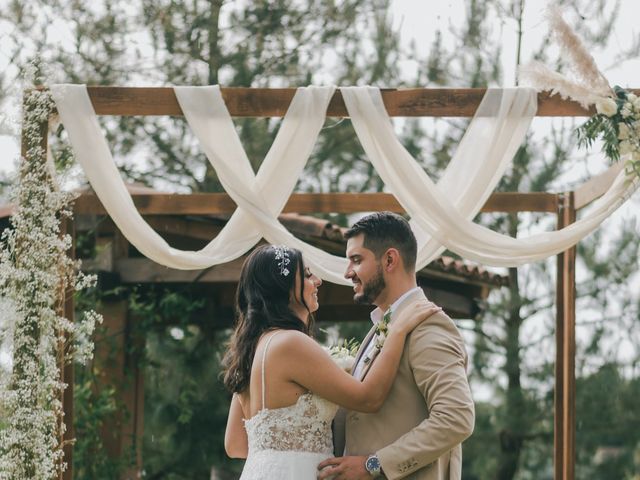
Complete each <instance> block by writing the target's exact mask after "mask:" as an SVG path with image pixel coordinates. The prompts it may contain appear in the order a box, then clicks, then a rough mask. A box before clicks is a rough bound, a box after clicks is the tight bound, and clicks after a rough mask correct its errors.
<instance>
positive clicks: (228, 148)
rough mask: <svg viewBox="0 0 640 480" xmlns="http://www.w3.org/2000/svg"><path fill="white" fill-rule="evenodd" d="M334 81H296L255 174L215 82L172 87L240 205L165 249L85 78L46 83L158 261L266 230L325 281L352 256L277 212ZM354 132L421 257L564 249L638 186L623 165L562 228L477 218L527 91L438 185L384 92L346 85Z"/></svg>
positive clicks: (498, 97) (208, 260)
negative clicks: (216, 224) (123, 173)
mask: <svg viewBox="0 0 640 480" xmlns="http://www.w3.org/2000/svg"><path fill="white" fill-rule="evenodd" d="M334 90H335V89H334V87H305V88H299V89H298V90H297V92H296V95H295V96H294V99H293V100H292V103H291V105H290V107H289V109H288V111H287V114H286V115H285V117H284V119H283V121H282V124H281V126H280V129H279V131H278V134H277V136H276V138H275V140H274V142H273V145H272V146H271V148H270V149H269V152H268V153H267V155H266V157H265V159H264V162H263V163H262V165H261V167H260V169H259V171H258V173H257V174H254V173H253V170H252V168H251V165H250V163H249V159H248V158H247V156H246V154H245V152H244V149H243V148H242V145H241V142H240V139H239V137H238V135H237V132H236V130H235V128H234V125H233V121H232V119H231V116H230V115H229V112H228V110H227V108H226V106H225V104H224V100H223V98H222V95H221V93H220V89H219V87H217V86H211V87H175V92H176V97H177V98H178V102H179V103H180V106H181V108H182V110H183V112H184V114H185V118H186V119H187V122H188V123H189V125H190V127H191V128H192V130H193V131H194V133H195V135H196V137H197V138H198V140H199V142H200V144H201V147H202V150H203V151H204V153H205V154H206V156H207V159H208V160H209V162H210V163H211V165H212V166H213V167H214V169H215V170H216V172H217V173H218V176H219V178H220V181H221V183H222V185H223V186H224V188H225V190H226V191H227V193H228V194H229V195H230V196H231V197H232V198H233V200H234V201H235V202H236V204H237V205H238V210H237V211H236V212H235V213H234V214H233V216H232V217H231V219H230V220H229V222H228V223H227V225H226V226H225V227H224V228H223V230H222V231H221V232H220V233H219V234H218V236H217V237H216V238H214V239H212V240H211V242H210V243H209V244H208V245H207V246H206V247H204V248H203V249H202V250H199V251H181V250H176V249H174V248H172V247H170V246H169V245H168V244H167V243H166V242H165V241H164V240H163V239H162V238H161V237H160V236H159V235H158V234H157V233H156V232H155V231H153V229H152V228H151V227H150V226H149V225H148V224H147V223H146V222H145V221H144V219H143V218H142V216H141V215H140V214H139V213H138V212H137V210H136V209H135V205H134V204H133V201H132V199H131V196H130V195H129V193H128V191H127V189H126V187H125V184H124V182H123V180H122V178H121V177H120V175H119V172H118V170H117V168H116V166H115V163H114V161H113V158H112V156H111V152H110V150H109V147H108V145H107V143H106V140H105V138H104V134H103V133H102V131H101V129H100V126H99V124H98V121H97V118H96V115H95V112H94V110H93V106H92V105H91V101H90V99H89V96H88V94H87V90H86V87H85V86H83V85H55V86H53V87H52V88H51V91H52V94H53V97H54V100H55V102H56V105H57V108H58V112H59V114H60V118H61V120H62V122H63V124H64V126H65V129H66V130H67V132H68V135H69V139H70V141H71V144H72V147H73V150H74V153H75V156H76V158H77V160H78V162H79V163H80V165H81V166H82V168H83V169H84V171H85V173H86V175H87V178H88V179H89V182H90V183H91V186H92V187H93V189H94V191H95V192H96V195H98V197H99V198H100V200H101V202H102V203H103V205H104V207H105V209H106V210H107V212H108V213H109V215H110V216H111V217H112V218H113V220H114V222H115V223H116V225H118V228H120V230H121V231H122V233H123V234H124V235H125V236H126V237H127V239H128V240H129V241H130V242H131V243H132V244H133V245H134V246H135V247H136V248H137V249H138V250H140V251H141V252H142V253H143V254H144V255H146V256H147V257H149V258H151V259H152V260H154V261H156V262H158V263H160V264H162V265H166V266H168V267H172V268H177V269H185V270H186V269H202V268H207V267H210V266H212V265H216V264H220V263H224V262H227V261H230V260H233V259H235V258H237V257H239V256H240V255H242V254H244V253H245V252H247V251H248V250H249V249H250V248H251V247H253V246H254V245H255V244H256V243H257V242H258V241H259V240H260V239H261V238H263V237H264V238H265V239H266V240H267V241H268V242H270V243H282V244H286V245H289V246H291V247H295V248H299V249H300V250H302V251H303V253H304V255H305V259H306V261H307V263H309V264H310V266H311V267H312V268H313V269H314V271H316V272H317V273H318V274H319V275H320V276H321V277H322V278H323V279H325V280H329V281H331V282H335V283H343V284H346V283H348V282H347V281H346V280H345V279H344V278H343V276H342V275H343V272H344V269H345V267H346V260H345V259H343V258H341V257H336V256H334V255H330V254H328V253H326V252H324V251H322V250H320V249H318V248H316V247H313V246H311V245H308V244H307V243H305V242H302V241H301V240H299V239H297V238H295V237H294V236H293V235H292V234H291V233H290V232H289V231H287V230H286V229H285V228H284V227H283V226H282V224H280V223H279V222H278V220H277V216H278V214H279V213H280V212H281V210H282V208H283V207H284V205H285V204H286V201H287V199H288V198H289V196H290V195H291V193H292V191H293V188H294V187H295V184H296V182H297V180H298V178H299V177H300V174H301V172H302V170H303V168H304V165H305V163H306V161H307V159H308V157H309V155H310V154H311V151H312V149H313V146H314V144H315V141H316V139H317V136H318V133H319V131H320V129H321V128H322V125H323V123H324V119H325V114H326V108H327V105H328V103H329V100H330V98H331V96H332V95H333V92H334ZM341 91H342V94H343V97H344V100H345V104H346V106H347V110H348V112H349V115H350V116H351V119H352V122H353V125H354V128H355V130H356V133H357V135H358V137H359V139H360V141H361V143H362V145H363V147H364V149H365V152H366V153H367V155H368V157H369V158H370V160H371V162H372V163H373V165H374V167H375V168H376V171H377V172H378V173H379V175H380V176H381V178H382V179H383V181H384V182H385V184H386V185H387V188H388V189H389V190H390V191H391V192H392V193H393V194H394V195H395V196H396V198H397V199H398V201H399V202H400V203H401V204H402V206H403V207H404V208H405V209H406V211H407V212H408V213H409V215H410V216H411V223H412V228H413V229H414V231H415V232H416V236H417V237H418V242H419V252H418V265H419V267H422V266H424V265H426V264H427V263H429V262H430V261H431V260H433V258H435V256H437V255H438V254H440V253H441V252H442V251H443V250H444V248H448V249H450V250H452V251H454V252H456V253H459V254H460V255H462V256H463V257H465V258H468V259H472V260H476V261H478V262H481V263H484V264H487V265H498V266H514V265H520V264H523V263H526V262H531V261H535V260H539V259H542V258H545V257H548V256H551V255H554V254H556V253H558V252H560V251H563V250H565V249H567V248H569V247H570V246H571V245H573V244H575V243H576V242H577V241H579V240H580V238H582V237H584V236H585V235H587V234H588V233H590V232H591V231H593V230H594V229H595V228H597V226H598V225H599V224H600V223H601V222H602V221H603V220H604V219H605V218H606V217H607V216H608V215H610V214H611V213H612V212H613V211H614V210H615V209H616V208H618V207H619V206H620V205H621V204H622V203H623V202H624V201H625V200H626V198H628V196H629V195H630V194H631V193H632V192H633V191H634V190H635V189H636V188H637V186H638V185H637V184H638V182H637V179H636V180H633V181H631V180H629V179H627V178H626V177H625V174H624V171H621V172H620V174H619V175H618V177H617V178H616V180H615V181H614V183H613V184H612V186H611V188H610V189H609V191H608V192H607V193H606V194H605V195H604V196H603V197H602V198H600V200H598V201H597V202H596V203H595V204H594V206H593V208H592V209H591V210H590V212H589V215H588V216H585V217H584V218H582V219H581V220H579V221H578V222H576V223H575V224H572V225H570V226H569V227H566V228H564V229H562V230H559V231H554V232H547V233H541V234H537V235H533V236H530V237H527V238H518V239H514V238H511V237H509V236H506V235H502V234H499V233H497V232H493V231H491V230H489V229H487V228H485V227H482V226H480V225H478V224H475V223H473V222H472V218H473V217H474V216H475V215H476V214H477V213H478V211H479V210H480V208H481V207H482V205H483V204H484V203H485V201H486V200H487V198H488V197H489V195H490V194H491V192H492V191H493V189H494V188H495V186H496V184H497V182H498V181H499V180H500V178H501V177H502V175H503V173H504V171H505V169H506V168H507V167H508V166H509V163H510V162H511V160H512V158H513V155H514V154H515V152H516V150H517V148H518V147H519V146H520V144H521V143H522V141H523V140H524V136H525V135H526V132H527V129H528V127H529V124H530V122H531V119H532V118H533V116H534V115H535V111H536V94H535V92H534V91H533V90H532V89H520V88H519V89H490V90H488V91H487V94H486V95H485V98H484V99H483V101H482V103H481V105H480V107H479V108H478V111H477V112H476V115H475V116H474V118H473V119H472V121H471V123H470V125H469V127H468V129H467V131H466V133H465V135H464V137H463V139H462V141H461V142H460V145H459V146H458V149H457V151H456V154H455V155H454V157H453V159H452V161H451V162H450V164H449V166H448V168H447V169H446V171H445V173H444V175H443V176H442V178H441V179H440V181H439V182H438V183H437V184H435V183H434V182H433V181H432V180H431V179H430V178H429V176H428V175H427V174H426V173H425V172H424V170H423V169H422V167H420V166H419V165H418V164H417V162H416V161H415V160H414V159H413V158H412V157H411V155H410V154H409V153H408V152H407V151H406V150H405V149H404V147H403V146H402V145H401V143H400V142H399V141H398V139H397V137H396V136H395V133H394V131H393V127H392V124H391V121H390V119H389V117H388V115H387V113H386V110H385V108H384V104H383V102H382V97H381V95H380V91H379V90H378V89H377V88H373V87H348V88H342V89H341Z"/></svg>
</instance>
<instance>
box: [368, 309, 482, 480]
mask: <svg viewBox="0 0 640 480" xmlns="http://www.w3.org/2000/svg"><path fill="white" fill-rule="evenodd" d="M406 348H408V349H409V351H408V352H407V353H408V356H409V364H410V366H411V369H412V371H413V377H414V379H415V382H416V386H417V387H418V389H419V390H420V392H421V393H422V395H423V396H424V399H425V402H426V404H427V408H428V411H429V418H427V419H426V420H424V421H422V422H421V423H420V424H419V425H417V426H416V427H415V428H413V429H412V430H410V431H409V432H407V433H406V434H405V435H403V436H402V437H400V438H399V439H398V440H396V441H395V442H394V443H392V444H391V445H388V446H387V447H385V448H383V449H381V450H379V451H378V452H377V455H378V459H379V460H380V464H381V465H382V469H383V470H384V473H385V475H386V477H387V478H389V479H397V478H403V477H405V476H407V475H409V474H411V473H413V472H415V471H416V470H419V469H421V468H424V467H426V466H428V465H429V464H431V463H433V462H435V461H436V460H437V459H438V457H440V456H441V455H443V454H445V453H446V452H448V451H449V450H451V449H452V448H454V447H455V446H456V445H458V444H460V443H462V442H463V441H464V440H465V439H466V438H467V437H469V436H470V435H471V433H472V432H473V426H474V422H475V410H474V405H473V399H472V398H471V391H470V390H469V382H468V380H467V373H466V363H467V362H466V360H467V355H466V351H465V348H464V344H463V341H462V338H461V337H460V334H459V333H458V332H457V330H456V329H455V328H454V327H453V324H452V322H451V320H450V319H449V318H448V317H446V316H444V315H434V316H433V317H432V319H430V320H429V321H428V322H424V323H423V324H421V325H419V326H418V327H417V328H416V329H415V330H414V331H413V332H412V333H411V335H410V337H409V338H408V340H407V347H406Z"/></svg>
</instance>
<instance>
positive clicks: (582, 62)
mask: <svg viewBox="0 0 640 480" xmlns="http://www.w3.org/2000/svg"><path fill="white" fill-rule="evenodd" d="M546 16H547V20H548V21H549V26H550V28H551V32H552V33H553V35H554V37H555V39H556V41H557V42H558V45H559V46H560V48H561V49H562V50H563V51H564V53H566V54H567V55H568V57H569V61H570V62H571V64H572V65H573V67H574V68H575V70H576V73H577V74H578V75H579V77H580V79H581V80H582V81H584V83H586V85H587V86H589V87H591V88H593V89H594V90H595V91H596V93H597V94H598V95H600V96H602V97H606V96H610V95H612V94H613V92H612V91H611V87H610V86H609V82H608V81H607V79H606V78H605V76H604V75H603V74H602V72H601V71H600V70H599V69H598V66H597V65H596V62H595V60H594V59H593V57H592V56H591V54H590V53H589V52H588V51H587V49H586V48H585V46H584V45H583V44H582V41H581V40H580V38H579V37H578V36H577V35H576V34H575V32H574V31H573V30H572V29H571V27H570V26H569V25H568V24H567V22H565V21H564V18H562V11H561V10H560V7H558V6H550V7H549V9H548V10H547V15H546Z"/></svg>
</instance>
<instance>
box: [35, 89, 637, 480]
mask: <svg viewBox="0 0 640 480" xmlns="http://www.w3.org/2000/svg"><path fill="white" fill-rule="evenodd" d="M88 91H89V96H90V98H91V101H92V103H93V106H94V109H95V112H96V114H97V115H138V116H139V115H176V116H180V115H182V111H181V109H180V107H179V105H178V102H177V99H176V97H175V94H174V91H173V89H172V88H123V87H89V89H88ZM294 93H295V89H293V88H284V89H260V88H223V89H222V95H223V97H224V100H225V102H226V105H227V108H228V110H229V112H230V114H231V115H232V116H235V117H280V116H283V115H284V114H285V112H286V109H287V107H288V105H289V103H290V101H291V99H292V98H293V95H294ZM484 93H485V89H407V90H394V89H389V90H384V91H383V92H382V96H383V99H384V102H385V106H386V108H387V111H388V113H389V115H390V116H399V117H418V116H441V117H471V116H473V114H474V112H475V110H476V108H477V107H478V105H479V104H480V101H481V100H482V98H483V96H484ZM634 93H639V92H637V91H634ZM592 113H593V112H588V111H585V110H584V109H583V108H581V107H580V106H579V105H578V104H577V103H574V102H571V101H565V100H561V99H559V98H558V97H553V98H551V97H550V96H548V95H547V94H539V95H538V113H537V115H538V116H589V115H591V114H592ZM327 116H331V117H347V116H348V114H347V111H346V107H345V105H344V102H343V100H342V96H341V94H340V92H339V91H337V92H336V93H335V94H334V96H333V98H332V100H331V102H330V105H329V108H328V112H327ZM41 128H42V129H43V131H46V130H47V128H48V127H47V124H46V123H44V122H43V124H42V126H41ZM45 138H46V137H45ZM45 141H46V140H45ZM26 145H27V143H26V139H24V138H23V155H25V154H26ZM615 173H616V172H615V170H614V169H610V170H608V171H607V172H605V173H603V174H601V175H600V176H598V177H596V178H594V179H592V180H590V181H588V182H586V183H585V184H584V185H582V186H581V187H580V188H578V189H576V190H574V191H570V192H562V193H522V192H512V193H494V194H493V195H492V196H491V198H490V199H489V201H488V202H487V203H486V204H485V206H484V207H483V209H482V211H483V212H509V213H517V212H546V213H549V214H551V215H555V216H556V217H557V224H558V228H562V227H564V226H566V225H568V224H570V223H572V222H574V221H575V219H576V212H577V211H578V210H580V209H581V208H583V207H584V206H586V205H587V204H589V203H591V202H592V201H593V200H594V199H596V198H598V197H599V196H601V195H602V194H603V193H604V192H605V191H606V189H607V188H608V186H609V185H610V184H611V182H612V180H613V178H614V176H615ZM133 198H134V201H135V203H136V205H137V207H138V209H139V211H140V213H141V214H143V215H145V216H159V217H157V218H158V219H155V220H153V222H152V223H154V222H155V225H154V226H155V227H156V228H161V225H162V223H163V221H162V218H165V217H164V216H179V217H180V216H212V215H213V216H215V215H229V214H230V213H232V212H233V211H234V210H235V208H236V206H235V204H234V202H233V201H232V200H231V199H230V198H229V197H228V196H227V195H226V194H191V195H179V194H158V193H155V192H154V193H138V194H134V195H133ZM373 210H391V211H395V212H402V211H403V210H402V208H401V207H400V205H399V204H398V203H397V201H396V200H395V198H394V197H393V196H392V195H389V194H384V193H358V194H356V193H326V194H324V193H304V194H303V193H297V194H293V195H292V196H291V198H290V199H289V201H288V203H287V205H286V207H285V209H284V213H297V214H311V213H324V212H341V213H354V212H363V211H373ZM75 213H76V215H83V214H92V215H100V214H104V210H103V209H102V206H101V205H100V203H99V201H98V200H97V198H96V197H90V196H84V197H81V198H80V199H79V200H78V201H77V202H76V207H75ZM69 228H71V229H73V226H69ZM175 228H181V227H179V226H178V224H177V223H176V224H175ZM184 228H188V226H186V225H184ZM207 238H208V239H210V238H211V237H207ZM113 245H114V254H115V256H111V257H109V258H106V260H104V261H106V262H107V263H108V262H115V267H114V268H116V269H117V268H119V267H118V261H119V260H118V258H121V254H123V253H125V250H124V249H126V248H127V247H126V243H125V244H124V245H119V244H118V241H115V242H114V243H113ZM575 252H576V251H575V247H574V248H571V249H569V250H567V251H566V252H564V253H561V254H560V255H558V259H557V294H556V310H557V323H556V327H557V329H556V346H557V349H556V369H555V385H556V387H555V412H554V413H555V422H554V444H555V448H554V452H555V453H554V465H555V466H554V470H555V478H556V479H563V480H573V478H574V463H575V438H574V437H575V409H574V405H575V401H574V397H575ZM119 255H120V257H119ZM113 265H114V264H112V266H113ZM154 269H155V270H154ZM234 269H237V265H235V264H234V263H232V264H229V265H226V266H225V265H221V266H219V267H214V268H212V269H208V270H207V271H205V272H201V273H200V274H201V275H202V278H208V277H207V275H209V276H215V275H219V276H220V277H222V276H224V275H231V273H229V272H232V271H233V270H234ZM157 270H158V267H154V266H151V265H148V264H147V270H146V273H144V274H145V275H148V276H149V278H153V276H154V275H158V273H157ZM140 272H145V270H144V269H140ZM154 272H155V273H154ZM225 272H226V273H225ZM192 274H193V272H192ZM165 275H168V276H171V275H174V276H179V275H181V274H180V273H175V272H168V271H167V272H165ZM331 288H333V287H331ZM336 288H338V287H336ZM340 308H341V309H342V308H343V307H342V306H341V307H340ZM72 312H73V305H72V302H71V301H67V302H66V313H67V316H68V317H71V316H72V314H73V313H72ZM64 375H65V379H64V380H65V382H66V383H68V384H69V385H72V384H73V382H72V378H73V371H72V367H67V368H66V369H65V371H64ZM64 405H65V411H66V412H67V414H66V416H65V422H66V423H67V425H68V429H67V431H68V433H67V435H68V436H69V437H72V436H73V432H72V429H71V419H72V415H73V405H72V391H71V390H70V388H67V390H66V391H65V394H64ZM65 454H66V456H67V459H68V460H70V458H71V447H70V446H69V447H67V449H66V451H65ZM69 463H70V462H69ZM71 477H72V472H71V471H70V470H67V472H65V474H64V478H71Z"/></svg>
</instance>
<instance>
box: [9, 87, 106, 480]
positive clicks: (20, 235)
mask: <svg viewBox="0 0 640 480" xmlns="http://www.w3.org/2000/svg"><path fill="white" fill-rule="evenodd" d="M24 107H25V111H24V118H25V122H24V125H23V139H24V144H23V151H24V154H25V156H24V158H23V159H22V162H21V166H20V171H19V178H18V181H17V183H16V186H15V190H14V191H13V201H14V203H15V205H16V211H15V213H14V215H13V216H12V217H11V224H12V228H11V229H8V230H5V232H4V233H3V237H2V240H3V243H2V246H1V247H0V297H3V298H4V303H5V305H11V307H12V312H11V313H12V314H11V315H8V316H5V317H4V320H5V322H11V324H10V325H6V324H5V325H3V329H2V332H0V333H4V334H5V335H7V334H9V335H11V336H12V338H11V341H9V342H4V340H3V341H0V344H1V343H3V342H4V343H12V353H13V358H12V370H11V372H10V374H9V375H8V376H7V377H6V378H3V379H2V383H3V385H0V387H2V395H0V410H1V411H3V412H4V413H5V414H6V419H5V421H6V425H5V427H4V428H3V429H2V430H0V478H7V479H8V478H10V479H12V480H27V479H28V480H33V479H43V480H44V479H47V480H48V479H50V478H57V477H58V476H59V473H60V472H61V471H64V470H65V468H66V465H65V462H64V457H63V447H64V445H63V443H62V441H61V439H62V437H63V434H64V430H65V426H64V422H63V421H62V420H63V416H64V412H63V410H62V407H63V406H62V401H61V398H62V392H63V391H64V389H65V388H66V385H65V384H64V383H62V382H61V380H60V378H61V375H60V367H61V365H63V364H66V363H68V362H70V361H72V359H75V360H80V361H86V360H87V359H88V358H90V357H91V356H92V352H93V342H92V340H91V335H92V333H93V329H94V327H95V324H96V323H99V322H100V321H101V320H102V318H101V316H100V315H98V314H97V313H95V312H86V313H85V315H84V317H83V318H82V319H81V320H79V321H76V322H75V323H74V322H71V321H70V320H69V319H67V318H65V317H64V315H63V312H64V300H65V296H66V295H72V294H73V292H74V291H76V290H77V289H82V288H84V287H86V286H88V285H91V284H92V283H94V282H95V278H94V277H91V276H85V275H83V274H82V273H80V272H79V262H77V261H74V260H72V259H71V258H69V257H68V255H67V252H68V251H69V249H70V247H71V245H72V240H71V237H70V236H69V235H68V234H66V233H64V232H63V231H62V229H61V221H64V220H65V219H67V218H70V217H71V211H70V209H69V205H70V202H71V200H72V198H73V196H72V195H71V194H70V193H68V192H62V191H60V190H59V189H58V188H57V184H56V181H55V178H54V177H53V172H52V170H51V168H50V165H47V161H46V152H45V149H44V148H43V136H44V133H45V132H44V129H43V125H46V123H47V121H48V119H49V115H50V113H51V111H52V109H53V107H54V104H53V100H52V99H51V96H50V94H49V93H48V92H47V91H46V90H37V89H34V90H31V91H29V92H28V93H27V94H26V96H25V103H24ZM5 340H6V339H5Z"/></svg>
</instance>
